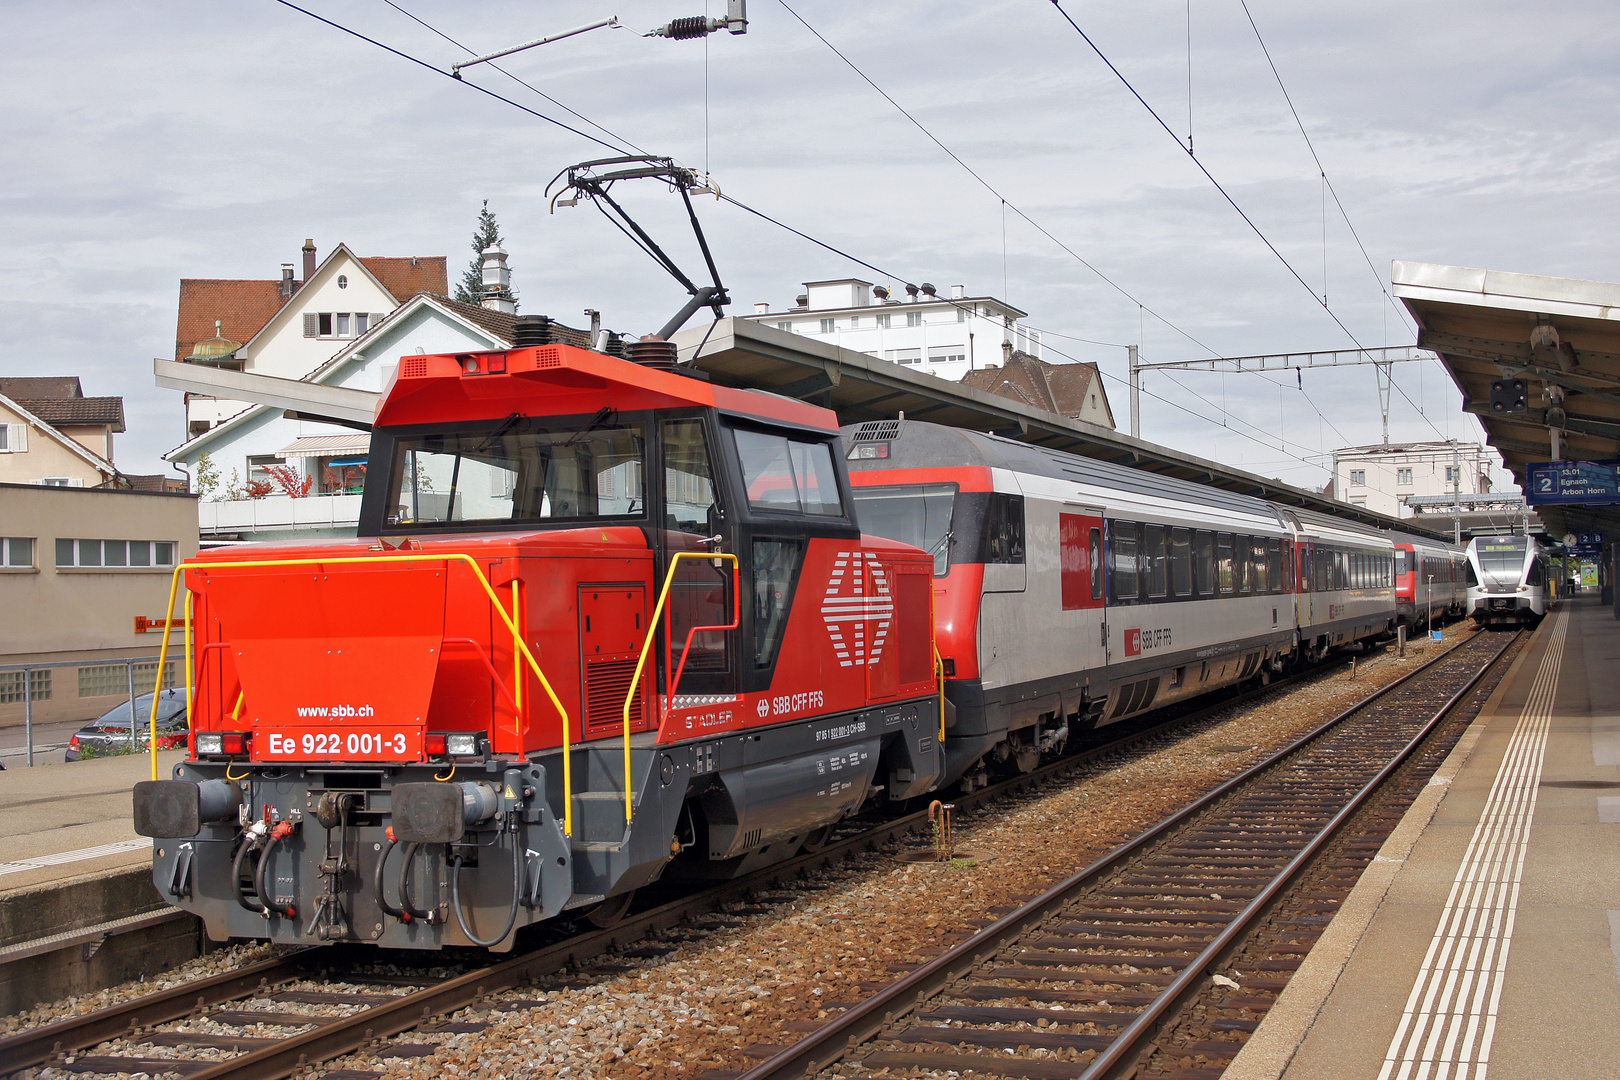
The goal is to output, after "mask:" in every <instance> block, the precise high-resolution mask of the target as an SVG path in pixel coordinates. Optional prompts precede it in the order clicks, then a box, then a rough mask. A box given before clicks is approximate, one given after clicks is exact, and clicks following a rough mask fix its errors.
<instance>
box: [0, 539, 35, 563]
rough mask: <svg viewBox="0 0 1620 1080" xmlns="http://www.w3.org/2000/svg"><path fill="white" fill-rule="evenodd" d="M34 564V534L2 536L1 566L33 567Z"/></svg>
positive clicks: (0, 549) (0, 547) (0, 548)
mask: <svg viewBox="0 0 1620 1080" xmlns="http://www.w3.org/2000/svg"><path fill="white" fill-rule="evenodd" d="M33 565H34V538H33V537H32V536H0V566H7V567H22V568H24V569H29V568H32V567H33Z"/></svg>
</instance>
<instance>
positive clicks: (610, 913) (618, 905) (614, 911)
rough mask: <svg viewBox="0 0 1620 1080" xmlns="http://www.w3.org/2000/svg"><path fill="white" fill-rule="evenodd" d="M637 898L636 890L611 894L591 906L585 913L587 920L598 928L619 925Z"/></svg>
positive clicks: (602, 928)
mask: <svg viewBox="0 0 1620 1080" xmlns="http://www.w3.org/2000/svg"><path fill="white" fill-rule="evenodd" d="M635 898H636V890H634V889H631V890H630V891H629V892H622V893H619V894H618V895H616V896H610V897H608V898H607V899H606V900H604V901H602V902H601V903H600V904H597V905H596V906H595V907H593V908H591V910H590V911H587V912H586V913H585V921H586V922H588V923H590V924H591V925H592V926H594V927H596V928H597V929H598V930H606V929H608V928H610V927H614V926H617V925H618V924H619V923H621V922H623V921H624V917H625V915H627V914H628V913H629V911H630V903H631V901H633V900H634V899H635Z"/></svg>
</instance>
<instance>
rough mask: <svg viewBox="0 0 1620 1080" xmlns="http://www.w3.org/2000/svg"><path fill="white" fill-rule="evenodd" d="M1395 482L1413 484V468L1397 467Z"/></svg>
mask: <svg viewBox="0 0 1620 1080" xmlns="http://www.w3.org/2000/svg"><path fill="white" fill-rule="evenodd" d="M1395 482H1396V483H1397V484H1401V485H1409V484H1411V483H1412V470H1411V469H1396V470H1395Z"/></svg>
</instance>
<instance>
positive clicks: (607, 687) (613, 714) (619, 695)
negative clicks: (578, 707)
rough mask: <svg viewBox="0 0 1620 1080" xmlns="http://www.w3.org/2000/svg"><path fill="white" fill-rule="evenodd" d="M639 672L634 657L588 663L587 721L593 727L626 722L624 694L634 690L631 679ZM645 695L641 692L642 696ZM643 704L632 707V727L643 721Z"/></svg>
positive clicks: (586, 667) (616, 725)
mask: <svg viewBox="0 0 1620 1080" xmlns="http://www.w3.org/2000/svg"><path fill="white" fill-rule="evenodd" d="M635 673H636V661H635V658H634V657H631V658H629V659H625V660H597V661H594V662H593V661H589V660H587V661H586V662H585V723H586V724H587V725H588V726H590V727H598V726H601V725H606V724H612V725H613V726H615V727H618V726H622V725H623V723H624V696H625V695H626V694H627V693H629V692H630V679H631V678H632V677H633V676H634V675H635ZM641 696H642V695H639V694H638V695H637V697H638V699H639V698H640V697H641ZM641 705H642V703H641V702H640V701H639V700H638V701H637V702H635V703H634V704H632V705H631V706H630V723H631V726H635V725H636V724H638V723H640V722H641V719H642V707H641Z"/></svg>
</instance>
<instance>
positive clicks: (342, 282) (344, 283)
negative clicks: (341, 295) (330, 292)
mask: <svg viewBox="0 0 1620 1080" xmlns="http://www.w3.org/2000/svg"><path fill="white" fill-rule="evenodd" d="M348 287H349V278H348V275H346V274H339V275H338V288H340V289H347V288H348Z"/></svg>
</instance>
